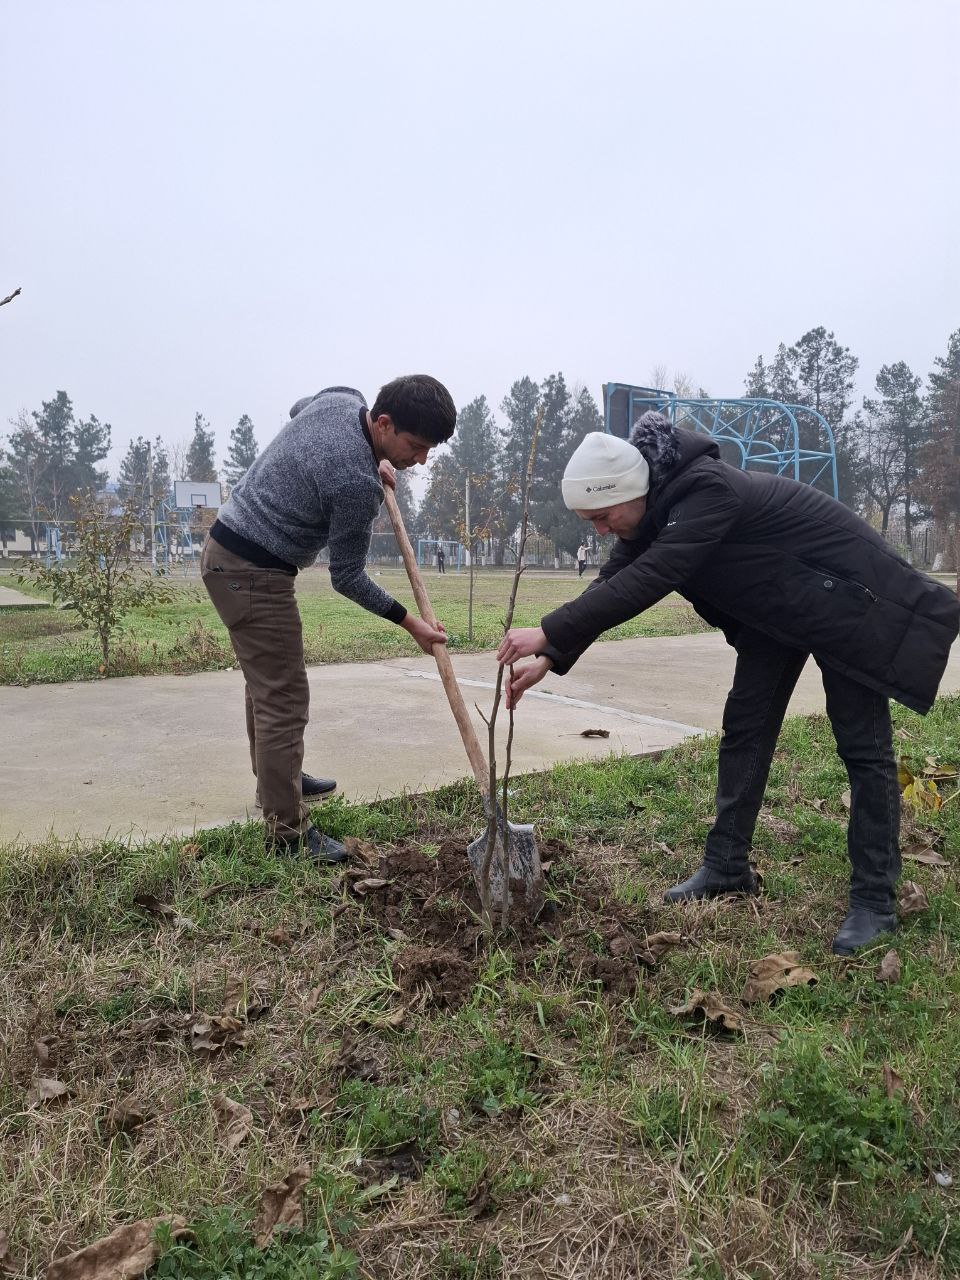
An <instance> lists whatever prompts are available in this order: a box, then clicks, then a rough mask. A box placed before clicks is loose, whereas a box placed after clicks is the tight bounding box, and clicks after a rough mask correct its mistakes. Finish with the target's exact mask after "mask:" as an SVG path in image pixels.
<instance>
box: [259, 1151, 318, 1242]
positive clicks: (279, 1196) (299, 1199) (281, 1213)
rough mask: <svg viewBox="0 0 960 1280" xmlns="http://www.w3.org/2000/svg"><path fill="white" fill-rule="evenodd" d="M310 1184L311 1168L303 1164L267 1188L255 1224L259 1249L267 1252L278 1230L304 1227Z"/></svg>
mask: <svg viewBox="0 0 960 1280" xmlns="http://www.w3.org/2000/svg"><path fill="white" fill-rule="evenodd" d="M309 1181H310V1166H309V1165H306V1164H303V1165H301V1166H300V1167H299V1169H294V1170H293V1171H292V1172H291V1173H288V1174H287V1176H286V1177H285V1178H284V1179H283V1181H282V1182H274V1183H271V1185H270V1186H269V1187H267V1188H266V1190H265V1191H264V1193H263V1196H262V1198H261V1200H260V1209H259V1211H258V1213H257V1217H256V1220H255V1221H254V1224H253V1234H254V1241H255V1243H256V1245H257V1248H258V1249H264V1248H266V1246H267V1245H268V1244H269V1243H270V1241H271V1240H272V1239H273V1233H274V1231H276V1229H277V1228H278V1227H293V1228H294V1230H297V1229H300V1228H302V1227H303V1188H304V1187H305V1186H306V1185H307V1183H308V1182H309Z"/></svg>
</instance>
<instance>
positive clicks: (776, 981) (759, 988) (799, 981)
mask: <svg viewBox="0 0 960 1280" xmlns="http://www.w3.org/2000/svg"><path fill="white" fill-rule="evenodd" d="M747 967H748V969H749V970H750V976H749V978H747V981H746V985H745V986H744V988H743V995H742V996H741V997H740V999H741V1000H742V1001H743V1003H744V1004H753V1003H754V1002H755V1001H757V1000H769V999H770V997H771V996H772V995H774V993H775V992H777V991H785V990H786V989H787V987H808V986H810V985H812V984H813V983H814V982H816V981H817V975H816V974H815V973H814V972H813V970H812V969H805V968H804V967H803V966H802V965H801V963H800V952H799V951H784V952H775V953H773V954H772V955H769V956H764V957H763V958H762V959H760V960H751V961H750V963H749V965H748V966H747Z"/></svg>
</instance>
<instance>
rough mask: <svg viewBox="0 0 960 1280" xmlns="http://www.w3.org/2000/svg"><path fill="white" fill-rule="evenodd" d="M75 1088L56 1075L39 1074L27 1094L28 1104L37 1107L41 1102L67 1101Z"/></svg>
mask: <svg viewBox="0 0 960 1280" xmlns="http://www.w3.org/2000/svg"><path fill="white" fill-rule="evenodd" d="M72 1092H73V1090H72V1089H71V1088H70V1086H69V1085H67V1084H64V1083H63V1081H62V1080H57V1079H56V1077H55V1076H37V1078H36V1079H35V1080H34V1082H33V1084H32V1086H31V1088H30V1091H29V1092H28V1094H27V1106H28V1107H37V1106H40V1105H41V1103H58V1102H66V1100H67V1098H69V1097H70V1095H71V1093H72Z"/></svg>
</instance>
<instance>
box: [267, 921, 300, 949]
mask: <svg viewBox="0 0 960 1280" xmlns="http://www.w3.org/2000/svg"><path fill="white" fill-rule="evenodd" d="M263 937H264V940H265V941H266V942H269V943H270V945H271V946H274V947H292V946H293V934H292V933H291V932H290V930H289V929H288V928H286V926H285V925H282V924H278V925H277V927H276V928H275V929H270V930H269V931H268V932H267V933H265V934H264V935H263Z"/></svg>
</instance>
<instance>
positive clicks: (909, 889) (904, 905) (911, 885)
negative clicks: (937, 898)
mask: <svg viewBox="0 0 960 1280" xmlns="http://www.w3.org/2000/svg"><path fill="white" fill-rule="evenodd" d="M897 898H898V900H899V903H900V913H901V915H905V916H916V915H919V914H920V912H921V911H926V910H927V908H928V907H929V906H930V903H929V902H928V901H927V895H926V894H925V893H924V891H923V889H922V888H921V887H920V885H918V884H916V883H915V882H914V881H913V880H904V881H903V883H902V884H901V885H900V891H899V893H898V894H897Z"/></svg>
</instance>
